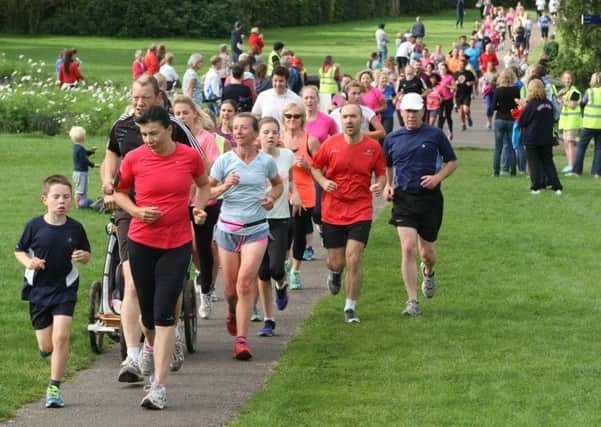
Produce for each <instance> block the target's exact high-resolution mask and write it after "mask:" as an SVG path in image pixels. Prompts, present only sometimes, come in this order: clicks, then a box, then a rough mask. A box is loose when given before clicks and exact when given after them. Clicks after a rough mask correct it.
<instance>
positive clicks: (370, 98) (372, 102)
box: [361, 87, 384, 111]
mask: <svg viewBox="0 0 601 427" xmlns="http://www.w3.org/2000/svg"><path fill="white" fill-rule="evenodd" d="M361 100H362V104H363V105H365V106H366V107H368V108H371V109H372V110H373V111H376V110H377V109H378V108H380V107H381V106H382V101H384V95H382V91H381V90H380V89H378V88H377V87H372V88H371V89H369V90H368V91H367V92H365V93H362V94H361Z"/></svg>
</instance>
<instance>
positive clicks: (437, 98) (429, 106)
mask: <svg viewBox="0 0 601 427" xmlns="http://www.w3.org/2000/svg"><path fill="white" fill-rule="evenodd" d="M430 82H431V83H432V91H431V92H429V93H428V95H427V96H426V110H427V112H428V124H430V125H432V126H434V125H435V124H436V119H437V118H438V115H439V114H440V105H441V104H442V95H441V94H440V76H439V75H438V74H432V75H431V76H430Z"/></svg>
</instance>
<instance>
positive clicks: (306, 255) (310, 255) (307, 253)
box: [303, 246, 314, 261]
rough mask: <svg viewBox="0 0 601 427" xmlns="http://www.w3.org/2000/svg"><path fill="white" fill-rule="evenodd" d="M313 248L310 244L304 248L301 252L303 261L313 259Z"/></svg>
mask: <svg viewBox="0 0 601 427" xmlns="http://www.w3.org/2000/svg"><path fill="white" fill-rule="evenodd" d="M313 255H314V252H313V248H312V247H311V246H307V247H306V248H305V252H303V260H304V261H311V260H312V259H313Z"/></svg>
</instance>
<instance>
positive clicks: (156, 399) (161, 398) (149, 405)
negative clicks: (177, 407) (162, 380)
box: [140, 383, 167, 409]
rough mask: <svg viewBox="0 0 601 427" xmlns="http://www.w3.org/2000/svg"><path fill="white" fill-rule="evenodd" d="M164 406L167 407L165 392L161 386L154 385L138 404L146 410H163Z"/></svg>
mask: <svg viewBox="0 0 601 427" xmlns="http://www.w3.org/2000/svg"><path fill="white" fill-rule="evenodd" d="M165 405H167V390H165V387H163V386H162V385H159V384H154V383H153V384H152V386H150V391H148V394H147V395H146V396H144V399H142V401H141V402H140V406H142V407H143V408H146V409H163V408H164V407H165Z"/></svg>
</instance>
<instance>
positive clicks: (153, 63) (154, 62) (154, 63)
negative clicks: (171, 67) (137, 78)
mask: <svg viewBox="0 0 601 427" xmlns="http://www.w3.org/2000/svg"><path fill="white" fill-rule="evenodd" d="M144 67H145V68H146V72H147V73H148V75H149V76H153V75H155V74H156V73H158V72H159V70H160V68H161V65H160V62H159V58H158V56H157V47H156V45H154V44H152V45H150V47H149V48H148V50H147V51H146V56H145V57H144Z"/></svg>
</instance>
